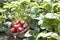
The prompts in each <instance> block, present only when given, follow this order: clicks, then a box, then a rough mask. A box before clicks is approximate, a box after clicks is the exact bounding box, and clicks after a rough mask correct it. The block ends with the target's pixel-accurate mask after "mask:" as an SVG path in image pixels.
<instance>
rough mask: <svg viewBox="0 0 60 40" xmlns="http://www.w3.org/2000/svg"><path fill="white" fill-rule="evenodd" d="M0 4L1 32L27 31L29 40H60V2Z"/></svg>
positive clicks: (39, 0)
mask: <svg viewBox="0 0 60 40" xmlns="http://www.w3.org/2000/svg"><path fill="white" fill-rule="evenodd" d="M0 2H1V3H0V14H1V15H0V23H1V24H2V25H3V27H2V26H1V27H0V29H1V30H0V31H5V32H6V30H7V28H9V29H10V31H9V32H12V33H13V34H14V33H19V32H26V31H27V32H29V35H30V36H27V35H28V34H27V35H26V36H27V37H28V38H27V39H28V40H60V0H11V1H10V0H8V1H4V0H2V1H0ZM1 24H0V25H1ZM27 28H28V30H26V31H25V29H27ZM9 29H8V30H9Z"/></svg>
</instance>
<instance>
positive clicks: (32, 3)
mask: <svg viewBox="0 0 60 40" xmlns="http://www.w3.org/2000/svg"><path fill="white" fill-rule="evenodd" d="M30 6H39V5H38V3H36V2H31V4H30Z"/></svg>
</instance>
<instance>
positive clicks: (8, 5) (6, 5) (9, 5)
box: [3, 3, 13, 8]
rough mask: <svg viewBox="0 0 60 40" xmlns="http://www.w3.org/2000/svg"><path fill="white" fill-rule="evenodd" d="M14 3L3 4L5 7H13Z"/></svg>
mask: <svg viewBox="0 0 60 40" xmlns="http://www.w3.org/2000/svg"><path fill="white" fill-rule="evenodd" d="M12 7H13V5H12V4H10V3H5V5H4V6H3V8H12Z"/></svg>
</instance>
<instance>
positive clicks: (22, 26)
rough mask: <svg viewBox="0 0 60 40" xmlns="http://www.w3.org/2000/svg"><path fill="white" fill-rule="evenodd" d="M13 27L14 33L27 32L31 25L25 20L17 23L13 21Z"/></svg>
mask: <svg viewBox="0 0 60 40" xmlns="http://www.w3.org/2000/svg"><path fill="white" fill-rule="evenodd" d="M11 27H12V28H11V32H12V33H18V32H25V31H26V30H28V29H29V25H28V24H27V23H25V22H24V21H16V22H15V23H11Z"/></svg>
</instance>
